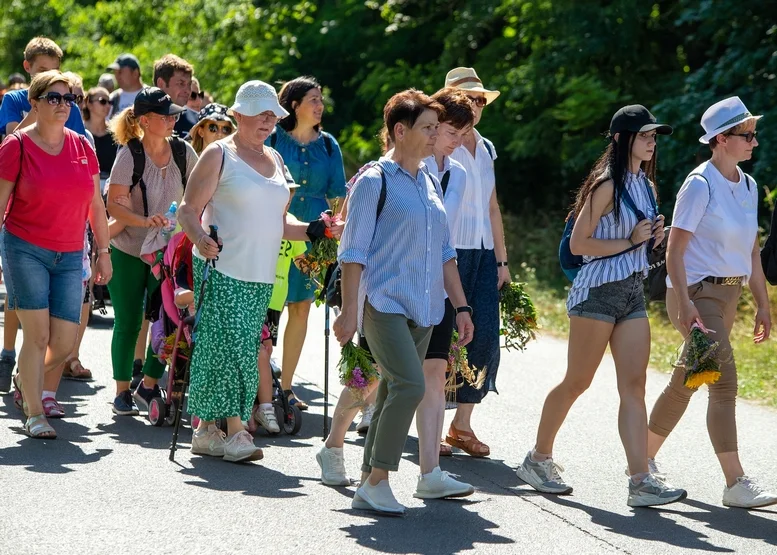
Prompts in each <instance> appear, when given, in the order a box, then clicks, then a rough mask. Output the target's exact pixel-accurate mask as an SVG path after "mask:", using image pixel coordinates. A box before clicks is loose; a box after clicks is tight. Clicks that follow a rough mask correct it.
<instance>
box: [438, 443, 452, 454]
mask: <svg viewBox="0 0 777 555" xmlns="http://www.w3.org/2000/svg"><path fill="white" fill-rule="evenodd" d="M440 456H441V457H452V456H453V449H451V446H450V445H448V444H447V443H440Z"/></svg>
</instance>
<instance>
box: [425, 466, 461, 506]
mask: <svg viewBox="0 0 777 555" xmlns="http://www.w3.org/2000/svg"><path fill="white" fill-rule="evenodd" d="M473 493H475V488H474V487H473V486H471V485H470V484H465V483H464V482H459V481H458V480H455V479H453V478H452V477H451V474H450V473H449V472H445V471H444V470H440V467H439V466H438V467H436V468H435V469H434V470H432V471H431V472H430V473H429V474H422V475H421V476H420V477H419V478H418V486H417V487H416V490H415V493H414V494H413V497H416V498H418V499H442V498H443V497H467V496H468V495H472V494H473Z"/></svg>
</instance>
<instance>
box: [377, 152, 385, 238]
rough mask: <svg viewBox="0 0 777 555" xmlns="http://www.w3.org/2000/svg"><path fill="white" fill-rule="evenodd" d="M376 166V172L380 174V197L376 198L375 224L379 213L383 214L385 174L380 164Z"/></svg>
mask: <svg viewBox="0 0 777 555" xmlns="http://www.w3.org/2000/svg"><path fill="white" fill-rule="evenodd" d="M376 165H377V166H378V172H380V196H379V197H378V209H377V211H376V212H375V222H376V224H377V221H378V218H380V214H381V212H383V207H384V206H385V205H386V192H387V187H386V174H384V173H383V168H381V167H380V164H376Z"/></svg>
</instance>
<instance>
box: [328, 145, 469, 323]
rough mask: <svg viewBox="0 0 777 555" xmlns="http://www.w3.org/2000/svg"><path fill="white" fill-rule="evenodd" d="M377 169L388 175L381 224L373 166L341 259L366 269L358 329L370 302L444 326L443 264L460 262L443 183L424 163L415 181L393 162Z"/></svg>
mask: <svg viewBox="0 0 777 555" xmlns="http://www.w3.org/2000/svg"><path fill="white" fill-rule="evenodd" d="M378 165H380V167H381V168H382V169H383V172H384V174H385V176H386V203H385V205H384V206H383V211H382V212H381V214H380V217H379V218H378V221H377V223H376V221H375V215H376V211H377V205H378V198H379V197H380V189H381V178H380V172H379V171H378V168H377V167H375V166H374V167H372V168H370V169H368V170H367V171H365V172H364V174H362V175H361V176H360V177H359V179H358V180H357V181H356V183H355V184H354V185H353V188H352V189H351V192H350V195H349V197H348V218H347V219H346V223H345V229H344V230H343V235H342V237H341V238H340V249H339V252H338V257H337V259H338V260H339V262H340V263H341V264H344V263H356V264H361V265H362V266H364V271H363V272H362V278H361V282H360V284H359V331H361V330H362V315H363V313H364V300H365V298H369V301H370V304H371V305H372V306H373V307H374V308H375V309H376V310H378V311H380V312H383V313H386V314H402V315H404V316H406V317H407V318H409V319H410V320H413V321H414V322H415V323H416V324H418V325H419V326H422V327H428V326H432V325H435V324H439V323H440V321H441V320H442V317H443V314H444V313H445V304H444V298H445V296H444V286H443V273H442V266H443V264H445V263H446V262H448V261H449V260H451V259H453V258H456V251H455V250H454V249H453V248H452V247H451V245H450V234H449V231H448V222H447V218H446V216H445V209H444V208H443V204H442V202H441V201H440V196H439V194H438V190H439V187H440V185H439V183H437V181H436V180H435V179H434V178H433V177H431V176H430V175H429V174H428V172H427V170H426V168H425V167H424V166H423V164H422V165H421V166H420V167H419V170H418V175H417V177H416V178H413V177H412V176H411V175H410V174H409V173H408V172H407V171H405V170H404V169H403V168H401V167H400V166H399V164H397V163H396V162H394V161H392V160H385V159H381V160H380V161H379V162H378Z"/></svg>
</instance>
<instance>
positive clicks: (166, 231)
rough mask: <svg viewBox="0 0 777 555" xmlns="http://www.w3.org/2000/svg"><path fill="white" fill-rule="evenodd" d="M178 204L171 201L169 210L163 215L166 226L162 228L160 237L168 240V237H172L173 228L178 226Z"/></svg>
mask: <svg viewBox="0 0 777 555" xmlns="http://www.w3.org/2000/svg"><path fill="white" fill-rule="evenodd" d="M177 213H178V203H177V202H175V201H173V202H172V203H171V204H170V209H169V210H168V211H167V213H166V214H165V219H166V220H167V225H166V226H165V227H163V228H162V237H164V238H165V239H167V240H168V241H169V240H170V237H172V236H173V232H174V231H175V227H176V226H177V225H178V214H177Z"/></svg>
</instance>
